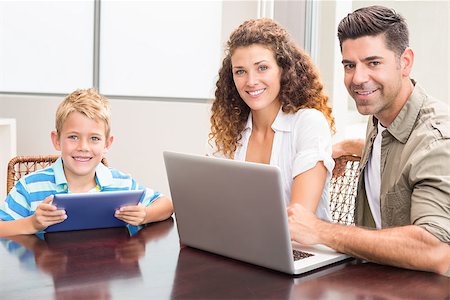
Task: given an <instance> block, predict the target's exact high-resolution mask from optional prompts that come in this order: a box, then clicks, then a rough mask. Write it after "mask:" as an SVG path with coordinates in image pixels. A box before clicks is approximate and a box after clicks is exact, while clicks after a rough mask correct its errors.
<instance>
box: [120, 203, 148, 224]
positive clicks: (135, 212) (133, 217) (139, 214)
mask: <svg viewBox="0 0 450 300" xmlns="http://www.w3.org/2000/svg"><path fill="white" fill-rule="evenodd" d="M114 216H115V217H116V218H117V219H119V220H122V221H124V222H127V223H128V224H131V225H135V226H137V225H141V224H143V223H144V220H145V217H146V216H147V213H146V211H145V206H143V205H142V204H141V203H139V204H138V205H131V206H123V207H121V208H120V209H118V210H116V213H115V214H114Z"/></svg>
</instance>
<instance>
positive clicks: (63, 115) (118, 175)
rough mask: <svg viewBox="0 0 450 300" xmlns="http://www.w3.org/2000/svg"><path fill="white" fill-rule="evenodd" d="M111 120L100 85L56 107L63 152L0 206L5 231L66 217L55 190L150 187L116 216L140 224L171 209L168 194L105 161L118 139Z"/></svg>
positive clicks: (1, 232) (56, 135)
mask: <svg viewBox="0 0 450 300" xmlns="http://www.w3.org/2000/svg"><path fill="white" fill-rule="evenodd" d="M110 124H111V116H110V105H109V101H108V99H107V98H105V97H103V96H102V95H100V94H99V93H98V92H97V91H96V90H95V89H87V90H76V91H75V92H73V93H71V94H70V95H68V96H67V97H66V98H65V99H64V101H63V102H62V103H61V104H60V105H59V107H58V109H57V111H56V131H52V133H51V139H52V142H53V145H54V147H55V149H56V150H58V151H60V152H61V157H60V158H59V159H58V160H57V161H56V162H55V163H54V164H53V165H52V166H51V167H49V168H46V169H44V170H40V171H37V172H35V173H32V174H30V175H28V176H25V177H23V178H21V179H20V181H19V182H17V184H16V185H15V187H14V188H13V189H12V190H11V192H10V193H9V194H8V196H7V198H6V200H5V201H4V202H3V203H2V204H1V205H0V236H10V235H17V234H33V233H36V232H39V231H42V230H45V229H46V228H47V227H48V226H50V225H53V224H56V223H60V222H63V221H64V220H65V219H66V218H67V215H66V213H65V211H64V210H58V209H57V208H56V207H55V206H54V205H52V204H51V201H52V199H53V195H54V194H60V193H84V192H103V191H115V190H137V189H145V196H144V197H143V199H141V202H140V203H139V205H136V206H126V207H122V208H121V209H120V210H118V211H116V213H115V216H116V217H117V218H118V219H121V220H123V221H125V222H127V223H128V224H131V225H141V224H146V223H150V222H154V221H160V220H164V219H166V218H168V217H169V216H170V215H171V214H172V211H173V207H172V202H171V200H170V199H169V198H167V197H165V196H163V195H161V194H160V193H158V192H154V191H153V190H151V189H149V188H145V187H142V186H140V185H139V184H137V183H136V181H135V180H134V179H133V178H132V177H131V176H130V175H127V174H124V173H122V172H120V171H118V170H115V169H112V168H107V167H106V166H105V165H103V164H102V163H101V160H102V158H103V156H104V155H105V153H106V152H107V151H108V149H109V148H110V147H111V144H112V142H113V140H114V138H113V136H112V135H111V134H110V131H111V125H110ZM86 209H89V207H86Z"/></svg>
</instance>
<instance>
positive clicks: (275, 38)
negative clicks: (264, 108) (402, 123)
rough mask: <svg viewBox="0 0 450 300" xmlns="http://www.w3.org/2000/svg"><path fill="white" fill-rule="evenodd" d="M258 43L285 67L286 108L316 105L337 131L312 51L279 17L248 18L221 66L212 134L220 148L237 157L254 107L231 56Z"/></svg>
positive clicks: (282, 90)
mask: <svg viewBox="0 0 450 300" xmlns="http://www.w3.org/2000/svg"><path fill="white" fill-rule="evenodd" d="M254 44H258V45H262V46H264V47H267V48H268V49H270V50H272V52H273V53H274V56H275V59H276V61H277V64H278V66H279V67H281V69H282V75H281V82H280V93H279V95H278V99H279V100H280V102H281V106H282V110H283V112H285V113H295V112H297V111H298V110H299V109H301V108H315V109H317V110H319V111H321V112H322V113H323V114H324V115H325V117H326V119H327V121H328V123H329V125H330V129H331V131H332V132H334V118H333V116H332V114H331V108H330V107H329V106H328V96H326V95H325V93H324V90H323V84H322V82H321V80H320V78H319V73H318V71H317V70H316V68H315V66H314V64H313V62H312V60H311V58H310V57H309V55H307V54H306V53H305V52H304V51H303V50H302V49H301V48H300V47H298V46H297V45H296V44H295V43H294V41H293V40H291V38H290V36H289V34H288V33H287V31H286V30H285V29H283V28H282V27H281V26H280V25H279V24H277V23H276V22H275V21H273V20H271V19H267V18H263V19H255V20H248V21H245V22H244V23H243V24H241V25H240V26H239V27H238V28H237V29H236V30H235V31H234V32H233V33H232V34H231V36H230V39H229V40H228V42H227V49H226V50H225V55H226V56H225V58H224V59H223V62H222V67H221V68H220V70H219V79H218V80H217V83H216V91H215V100H214V101H213V103H212V108H211V111H212V114H211V132H210V134H209V142H210V143H211V141H214V143H215V147H216V150H217V152H221V153H222V154H223V155H225V156H226V157H229V158H233V157H234V152H235V151H236V149H237V147H238V142H239V140H240V139H241V137H242V136H241V132H242V130H243V129H244V127H245V124H246V122H247V119H248V115H249V113H250V108H249V107H248V106H247V104H246V103H245V102H244V101H243V100H242V98H241V97H240V96H239V93H238V91H237V89H236V86H235V84H234V80H233V73H232V65H231V56H232V55H233V53H234V51H235V50H236V49H237V48H239V47H248V46H251V45H254Z"/></svg>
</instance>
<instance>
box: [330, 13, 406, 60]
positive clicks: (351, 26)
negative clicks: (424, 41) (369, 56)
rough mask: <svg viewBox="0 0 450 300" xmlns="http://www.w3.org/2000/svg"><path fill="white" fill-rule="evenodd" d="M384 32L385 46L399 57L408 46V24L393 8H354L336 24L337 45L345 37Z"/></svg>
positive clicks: (358, 36)
mask: <svg viewBox="0 0 450 300" xmlns="http://www.w3.org/2000/svg"><path fill="white" fill-rule="evenodd" d="M379 34H384V36H385V39H386V47H387V48H388V49H390V50H392V51H394V52H395V53H396V54H397V55H398V56H399V57H400V56H401V55H402V54H403V52H404V51H405V49H406V48H407V47H408V46H409V33H408V26H407V24H406V22H405V19H404V18H403V17H402V16H401V15H399V14H398V13H396V12H395V10H393V9H390V8H386V7H383V6H369V7H363V8H360V9H357V10H355V11H354V12H352V13H350V14H348V15H347V16H346V17H345V18H344V19H342V20H341V22H340V23H339V26H338V38H339V45H340V46H341V51H342V43H343V42H344V41H345V40H347V39H357V38H360V37H363V36H376V35H379Z"/></svg>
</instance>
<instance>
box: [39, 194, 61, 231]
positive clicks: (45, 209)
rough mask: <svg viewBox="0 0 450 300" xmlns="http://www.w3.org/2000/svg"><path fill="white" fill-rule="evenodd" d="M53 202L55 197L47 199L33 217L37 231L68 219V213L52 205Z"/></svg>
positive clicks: (51, 196)
mask: <svg viewBox="0 0 450 300" xmlns="http://www.w3.org/2000/svg"><path fill="white" fill-rule="evenodd" d="M52 200H53V195H50V196H48V197H47V198H45V199H44V200H43V201H42V202H41V203H40V204H39V205H38V207H37V208H36V211H35V213H34V215H33V216H32V223H33V227H34V228H35V229H36V231H41V230H43V229H45V228H47V227H48V226H50V225H53V224H56V223H61V222H62V221H64V220H65V219H67V215H66V211H65V210H62V209H59V210H58V209H57V207H56V206H54V205H52V204H50V203H51V202H52Z"/></svg>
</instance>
